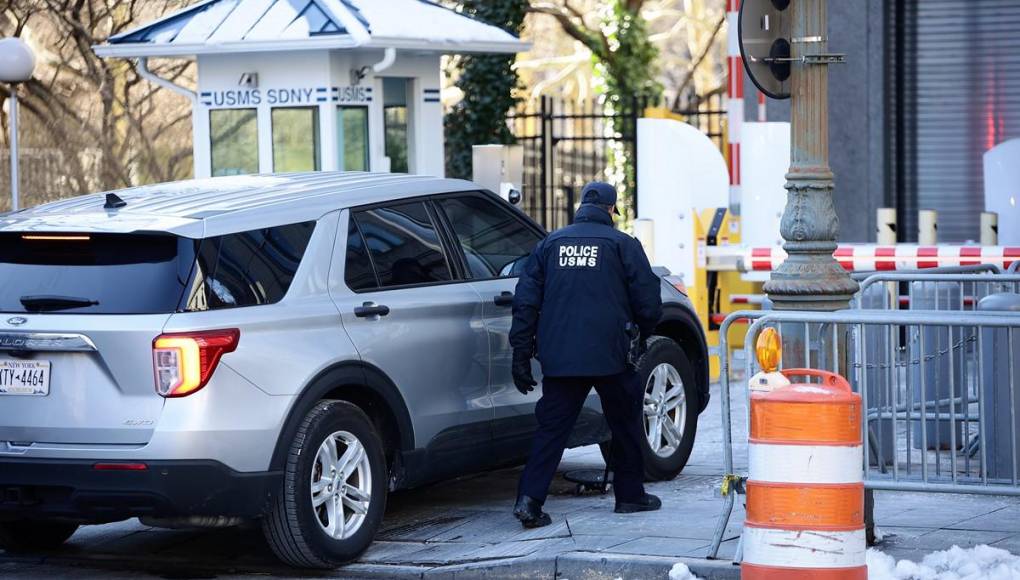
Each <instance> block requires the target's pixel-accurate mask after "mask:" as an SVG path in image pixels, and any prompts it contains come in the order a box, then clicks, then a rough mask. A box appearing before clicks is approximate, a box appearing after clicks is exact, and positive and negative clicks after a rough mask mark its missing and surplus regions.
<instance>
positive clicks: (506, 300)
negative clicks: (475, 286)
mask: <svg viewBox="0 0 1020 580" xmlns="http://www.w3.org/2000/svg"><path fill="white" fill-rule="evenodd" d="M492 302H493V303H494V304H495V305H496V306H513V304H514V293H513V292H503V293H501V294H500V295H499V296H494V297H493V298H492Z"/></svg>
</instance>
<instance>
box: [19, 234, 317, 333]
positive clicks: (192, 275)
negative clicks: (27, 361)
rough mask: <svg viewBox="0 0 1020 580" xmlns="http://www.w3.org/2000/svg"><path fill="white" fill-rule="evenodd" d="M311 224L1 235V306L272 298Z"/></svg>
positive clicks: (235, 303)
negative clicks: (217, 230) (199, 232)
mask: <svg viewBox="0 0 1020 580" xmlns="http://www.w3.org/2000/svg"><path fill="white" fill-rule="evenodd" d="M314 230H315V222H303V223H298V224H290V225H285V226H278V227H273V228H266V229H261V230H253V231H250V232H241V233H237V234H229V235H225V236H219V237H214V238H207V239H205V240H192V239H188V238H180V237H177V236H173V235H169V234H49V233H46V234H35V233H6V232H5V233H0V312H5V313H25V312H47V313H54V314H169V313H171V312H180V311H202V310H218V309H223V308H236V307H240V306H257V305H261V304H272V303H274V302H278V301H280V300H281V299H282V298H283V297H284V295H285V294H286V293H287V290H288V289H289V288H290V284H291V282H292V281H293V279H294V275H295V274H296V272H297V269H298V266H299V265H300V264H301V260H302V258H303V257H304V254H305V250H306V249H307V246H308V242H309V241H310V239H311V236H312V232H313V231H314Z"/></svg>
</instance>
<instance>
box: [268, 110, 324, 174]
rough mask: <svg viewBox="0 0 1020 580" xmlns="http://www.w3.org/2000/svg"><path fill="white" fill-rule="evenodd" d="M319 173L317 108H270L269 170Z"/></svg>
mask: <svg viewBox="0 0 1020 580" xmlns="http://www.w3.org/2000/svg"><path fill="white" fill-rule="evenodd" d="M318 170H319V109H318V107H279V108H275V109H273V171H274V172H276V173H287V172H292V171H318Z"/></svg>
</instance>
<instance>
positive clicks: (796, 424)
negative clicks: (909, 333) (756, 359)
mask: <svg viewBox="0 0 1020 580" xmlns="http://www.w3.org/2000/svg"><path fill="white" fill-rule="evenodd" d="M782 373H783V375H784V376H786V378H788V379H791V380H793V379H795V378H797V377H804V376H812V377H817V378H820V379H821V380H822V382H821V383H813V384H808V383H801V384H797V383H794V384H791V385H789V386H786V387H781V388H779V389H777V390H775V391H772V392H768V393H758V392H755V393H752V394H751V430H750V439H749V440H748V443H749V446H748V460H749V464H748V468H749V471H748V473H749V477H748V480H747V519H746V522H745V524H744V533H743V541H744V561H743V563H742V564H741V570H740V571H741V578H743V580H780V579H781V580H866V579H867V577H868V568H867V566H866V564H865V552H866V550H867V546H866V543H865V536H864V472H863V469H862V463H863V461H864V448H863V446H862V436H861V420H862V419H861V397H860V395H858V394H856V393H853V392H851V389H850V385H849V384H848V383H847V382H846V379H844V378H843V377H841V376H839V375H836V374H833V373H829V372H825V371H817V370H811V369H789V370H784V371H782Z"/></svg>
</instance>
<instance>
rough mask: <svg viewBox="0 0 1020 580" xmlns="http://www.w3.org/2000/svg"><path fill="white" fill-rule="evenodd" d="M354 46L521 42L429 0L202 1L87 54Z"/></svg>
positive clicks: (483, 48)
mask: <svg viewBox="0 0 1020 580" xmlns="http://www.w3.org/2000/svg"><path fill="white" fill-rule="evenodd" d="M358 47H364V48H390V47H392V48H398V49H407V50H419V51H421V50H424V51H430V52H456V53H459V52H497V53H514V52H519V51H522V50H526V49H527V48H528V45H527V43H524V42H521V40H520V39H518V38H517V37H516V36H514V35H512V34H509V33H507V32H505V31H504V30H502V29H500V28H498V27H496V26H492V25H489V24H486V23H484V22H481V21H478V20H474V19H472V18H469V17H467V16H464V15H462V14H458V13H456V12H454V11H452V10H449V9H447V8H444V7H442V6H439V5H437V4H435V3H433V2H431V1H429V0H202V1H200V2H198V3H197V4H194V5H192V6H189V7H187V8H185V9H183V10H180V11H178V12H176V13H173V14H171V15H169V16H166V17H165V18H162V19H160V20H157V21H155V22H153V23H151V24H148V25H145V26H142V27H141V28H136V29H134V30H131V31H129V32H125V33H123V34H118V35H117V36H112V37H110V39H109V41H108V42H107V43H106V44H102V45H99V46H96V47H94V50H95V52H96V54H98V55H99V56H102V57H142V56H191V55H198V54H223V53H231V52H234V53H239V52H261V51H276V50H308V49H338V48H358Z"/></svg>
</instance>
